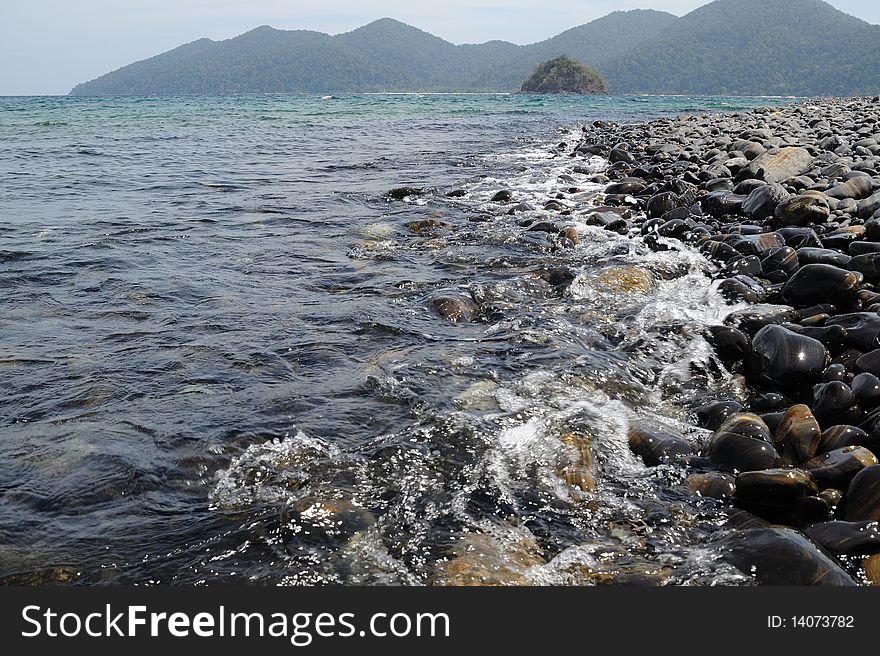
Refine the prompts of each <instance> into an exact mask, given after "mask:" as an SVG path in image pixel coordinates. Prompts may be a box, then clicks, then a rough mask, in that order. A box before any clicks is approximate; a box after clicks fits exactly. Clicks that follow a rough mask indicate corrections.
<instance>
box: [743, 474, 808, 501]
mask: <svg viewBox="0 0 880 656" xmlns="http://www.w3.org/2000/svg"><path fill="white" fill-rule="evenodd" d="M818 493H819V490H818V488H817V487H816V483H815V481H814V480H813V479H812V477H811V476H810V475H809V474H808V473H807V472H805V471H802V470H800V469H765V470H763V471H751V472H743V473H742V474H739V475H738V476H737V477H736V498H737V501H745V502H757V503H763V504H768V505H774V506H778V505H787V504H789V503H791V502H792V501H794V500H795V499H798V498H800V497H805V496H810V495H815V494H818Z"/></svg>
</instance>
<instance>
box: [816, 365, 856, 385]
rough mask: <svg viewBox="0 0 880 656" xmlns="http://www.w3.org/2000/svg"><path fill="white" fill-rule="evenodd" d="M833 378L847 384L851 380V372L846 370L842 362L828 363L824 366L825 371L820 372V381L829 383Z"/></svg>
mask: <svg viewBox="0 0 880 656" xmlns="http://www.w3.org/2000/svg"><path fill="white" fill-rule="evenodd" d="M835 380H839V381H841V382H843V383H846V384H849V383H850V381H851V380H852V374H851V373H850V372H849V371H847V369H846V367H844V366H843V365H842V364H832V365H829V366H828V367H826V369H825V371H823V372H822V382H823V383H830V382H832V381H835Z"/></svg>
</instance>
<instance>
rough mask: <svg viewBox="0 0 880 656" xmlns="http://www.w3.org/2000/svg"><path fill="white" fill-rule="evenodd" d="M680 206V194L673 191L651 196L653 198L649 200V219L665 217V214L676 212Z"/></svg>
mask: <svg viewBox="0 0 880 656" xmlns="http://www.w3.org/2000/svg"><path fill="white" fill-rule="evenodd" d="M678 206H679V197H678V194H676V193H675V192H672V191H666V192H663V193H661V194H656V195H654V196H651V198H650V199H648V204H647V206H646V212H647V214H648V218H649V219H651V218H654V217H657V216H663V215H664V214H666V213H667V212H669V211H670V210H674V209H675V208H676V207H678Z"/></svg>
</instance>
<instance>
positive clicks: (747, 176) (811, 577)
mask: <svg viewBox="0 0 880 656" xmlns="http://www.w3.org/2000/svg"><path fill="white" fill-rule="evenodd" d="M558 152H559V156H560V157H565V156H568V157H571V158H573V159H574V160H577V159H578V158H585V159H589V158H592V157H596V156H599V157H603V158H606V159H607V161H608V163H609V165H608V168H607V169H606V170H605V171H604V172H603V173H601V174H599V175H594V176H593V177H591V178H590V181H591V182H594V183H598V184H602V185H605V187H604V193H603V194H599V195H598V196H596V198H594V199H592V200H591V201H590V202H591V203H592V204H593V205H596V206H595V207H592V208H584V207H582V206H581V207H577V208H576V210H574V211H575V212H576V213H585V214H586V221H587V223H589V224H591V225H595V226H601V227H602V228H603V229H604V230H607V231H610V232H614V233H618V234H621V235H627V236H630V237H632V238H634V239H636V240H642V241H644V243H645V244H647V245H648V247H649V248H650V249H652V250H653V251H655V252H662V251H669V250H673V251H674V250H678V249H682V248H695V249H698V250H699V251H700V252H701V253H703V254H704V255H705V256H706V257H707V258H709V259H710V260H711V261H712V262H714V263H715V264H716V265H717V269H716V270H715V272H714V273H713V274H712V275H713V277H714V278H716V280H720V284H719V285H718V289H719V290H720V291H721V292H722V294H723V295H724V296H725V297H726V298H728V299H729V300H730V301H731V302H737V303H746V304H747V306H745V307H740V308H739V309H737V310H735V311H731V312H730V313H729V314H728V315H727V316H726V317H724V318H723V321H722V322H721V323H719V324H718V325H707V326H706V327H705V335H706V338H707V340H708V341H709V343H710V344H712V346H713V347H714V350H715V353H716V355H717V359H718V361H719V362H720V363H721V364H722V365H723V366H724V367H725V368H726V369H727V370H728V371H729V372H730V373H731V374H732V375H733V378H734V380H735V381H736V383H737V385H738V391H739V393H738V394H736V395H730V396H727V397H724V398H710V399H703V400H704V401H705V402H704V403H701V404H699V405H695V406H693V407H691V408H689V411H690V413H691V417H692V420H693V422H694V423H695V424H697V425H698V426H699V427H701V428H703V429H706V430H705V432H704V433H702V434H701V437H699V438H698V439H694V437H693V436H686V435H685V434H683V433H682V432H676V431H674V430H671V429H669V428H668V427H657V426H652V425H651V424H650V423H641V424H639V423H636V424H634V425H631V427H630V429H629V446H630V448H631V449H632V451H633V452H634V453H635V454H637V455H638V456H640V457H641V458H642V460H643V461H644V463H645V464H646V465H648V466H658V465H672V466H675V467H678V468H681V469H682V470H684V471H685V472H686V473H687V481H688V484H689V485H690V487H691V489H692V490H693V493H694V494H695V495H700V496H703V497H706V498H712V499H716V500H719V501H720V502H721V503H723V504H724V505H725V507H727V508H728V511H727V512H728V515H729V517H728V520H727V525H728V526H729V527H734V528H735V530H734V531H732V532H729V533H726V534H725V535H724V536H723V537H722V538H720V540H718V542H716V543H715V546H716V547H717V548H718V549H719V550H720V551H721V553H723V554H725V555H724V557H725V558H726V559H728V560H729V561H730V562H732V563H734V564H735V565H736V566H737V567H739V568H740V569H742V570H743V571H749V570H751V571H752V572H753V573H754V574H755V577H756V580H757V581H758V582H759V583H764V584H771V585H807V584H810V585H812V584H817V585H854V584H856V582H857V580H858V581H861V582H862V583H870V584H873V585H880V579H878V578H877V573H878V562H880V555H878V554H880V529H878V521H880V464H878V455H880V98H876V97H874V98H851V99H821V100H808V101H803V102H798V103H796V104H791V105H787V106H784V107H779V108H775V107H760V108H757V109H755V110H752V111H747V112H739V113H733V114H716V115H696V116H695V115H683V116H679V117H677V118H674V119H661V120H657V121H652V122H648V123H640V124H626V123H623V124H615V123H607V122H603V121H596V122H594V123H593V124H592V125H590V126H587V127H584V128H583V130H582V133H581V134H577V133H572V134H570V136H569V138H568V139H567V140H566V142H565V143H562V144H559V146H558ZM575 170H577V167H576V166H575ZM572 191H576V190H572ZM563 197H564V194H560V196H559V199H560V200H561V199H562V198H563ZM500 199H501V197H499V198H497V199H496V200H500ZM510 202H513V200H511V201H510ZM555 203H556V204H555ZM545 209H546V210H550V211H551V212H553V211H554V210H555V211H557V212H559V210H560V209H561V210H562V211H561V212H559V213H560V214H563V215H564V214H571V212H572V209H571V208H567V209H563V208H562V207H561V206H559V205H558V201H556V200H554V199H553V198H550V199H548V200H547V204H546V205H545ZM564 222H565V217H564V216H559V217H558V219H555V220H551V221H549V222H548V221H546V220H545V221H543V222H541V223H539V224H532V225H529V226H526V228H527V229H529V230H541V231H545V232H548V233H555V234H556V235H557V239H558V240H559V243H560V244H562V245H563V246H564V245H566V244H567V245H569V246H571V242H572V240H575V241H576V240H577V235H576V233H574V232H571V231H569V230H568V229H567V228H566V227H565V226H564V225H563V224H564ZM554 275H555V281H556V283H557V284H559V285H562V286H564V285H566V284H568V283H569V282H570V281H571V280H572V279H573V276H571V275H569V276H567V275H566V273H565V271H556V272H554ZM640 275H645V276H646V275H647V274H646V273H645V272H643V271H640V270H639V269H638V268H633V269H632V270H631V271H630V272H629V278H628V279H627V280H623V281H620V282H619V284H621V285H623V286H626V285H628V284H638V280H639V276H640Z"/></svg>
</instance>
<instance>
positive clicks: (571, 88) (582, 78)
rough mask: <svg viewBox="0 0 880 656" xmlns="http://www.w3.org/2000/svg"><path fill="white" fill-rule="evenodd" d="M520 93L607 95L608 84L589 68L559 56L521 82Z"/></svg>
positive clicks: (539, 67) (545, 63) (542, 65)
mask: <svg viewBox="0 0 880 656" xmlns="http://www.w3.org/2000/svg"><path fill="white" fill-rule="evenodd" d="M520 93H531V94H548V93H565V94H581V95H591V96H596V95H607V93H608V83H607V82H605V80H603V79H602V77H601V76H599V75H598V74H597V73H596V71H594V70H592V69H591V68H589V67H587V66H584V65H583V64H581V63H580V62H577V61H575V60H574V59H571V58H570V57H566V56H565V55H561V56H559V57H557V58H556V59H551V60H550V61H546V62H544V63H543V64H541V65H540V66H538V67H537V68H536V69H535V70H534V71H533V72H532V74H531V75H529V77H528V79H527V80H526V81H525V82H523V85H522V89H520Z"/></svg>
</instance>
